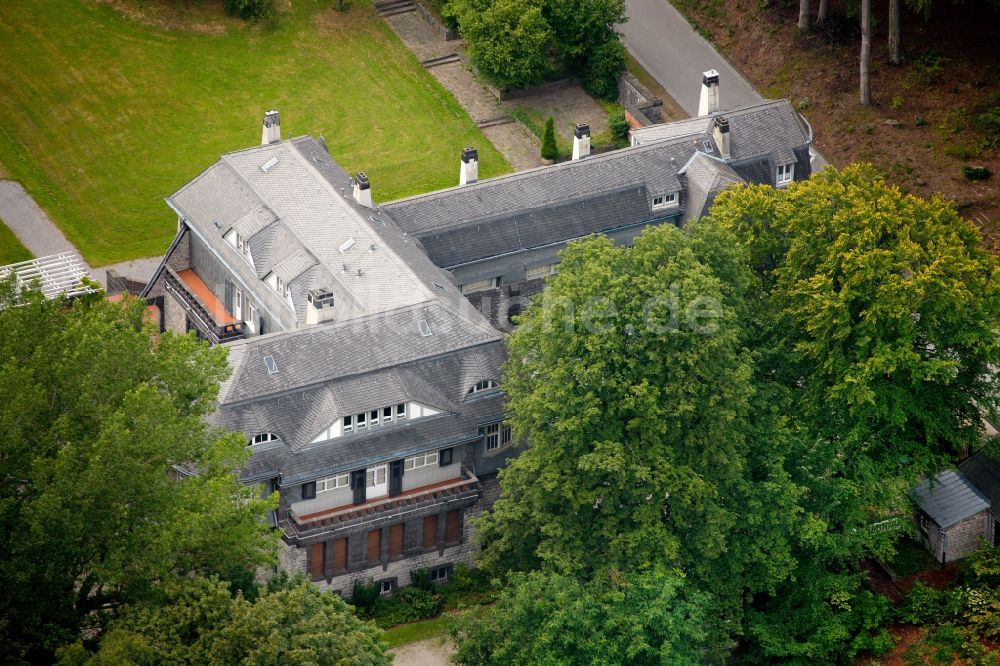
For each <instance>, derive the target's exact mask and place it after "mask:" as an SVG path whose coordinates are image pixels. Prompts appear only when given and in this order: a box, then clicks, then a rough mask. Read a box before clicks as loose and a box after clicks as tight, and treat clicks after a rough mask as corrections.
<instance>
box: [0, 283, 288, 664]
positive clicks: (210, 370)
mask: <svg viewBox="0 0 1000 666" xmlns="http://www.w3.org/2000/svg"><path fill="white" fill-rule="evenodd" d="M0 330H2V331H3V335H0V459H2V460H3V461H4V464H3V466H2V472H0V529H2V531H0V548H2V550H3V552H4V557H3V559H2V561H0V590H2V593H0V643H2V644H3V645H5V646H6V649H7V656H8V658H9V659H10V660H12V661H17V660H18V659H20V658H23V659H26V660H44V659H46V658H47V657H46V655H50V654H51V650H53V649H54V648H55V647H56V646H58V645H60V644H63V643H66V642H69V641H72V640H74V639H75V638H76V636H77V635H78V632H79V631H80V630H81V628H87V629H88V630H89V632H90V633H93V632H94V631H99V630H100V627H101V626H102V625H103V623H104V622H105V621H106V619H107V617H108V616H109V614H111V613H113V612H114V611H115V610H116V609H117V608H118V607H119V606H120V605H121V604H123V603H125V602H129V601H134V600H138V599H142V598H145V597H146V595H147V594H148V593H149V590H150V587H151V585H152V584H153V583H154V582H156V581H160V580H164V579H165V578H169V577H170V576H172V575H177V574H184V573H187V572H206V573H220V574H223V573H226V572H230V571H233V570H242V569H247V568H251V567H254V566H257V565H260V564H263V563H266V562H269V561H271V559H272V558H273V553H274V549H275V546H276V542H275V539H274V537H273V536H272V532H271V531H270V530H269V528H267V527H266V525H265V523H264V521H262V520H261V517H262V515H263V513H264V511H265V510H266V508H268V507H269V506H270V505H271V504H272V502H270V501H264V500H261V498H260V494H259V490H258V489H256V488H250V487H245V486H243V485H242V484H241V483H239V481H238V479H237V478H236V476H235V475H234V470H236V469H238V468H239V467H240V466H241V465H242V464H243V462H244V461H245V460H246V455H247V452H246V446H245V442H244V441H243V438H242V436H241V435H236V434H224V433H221V432H218V431H217V430H215V429H214V428H212V427H210V426H208V425H207V424H206V422H205V420H204V417H205V416H206V415H207V414H208V413H209V412H210V411H211V410H212V409H213V407H214V400H215V397H216V394H217V390H218V383H219V381H220V380H222V379H223V378H225V377H226V376H227V374H228V372H229V369H228V366H227V363H226V358H225V354H226V352H225V350H224V349H222V348H214V349H210V348H209V347H208V346H207V345H205V344H204V343H201V342H199V341H197V340H195V339H194V338H193V337H191V336H177V335H171V334H169V333H168V334H161V335H157V334H156V331H155V328H154V327H153V326H152V325H151V324H150V323H149V322H148V321H146V318H145V304H144V303H142V302H138V301H135V300H128V301H126V302H124V303H119V304H115V303H109V302H107V301H105V300H103V298H102V297H101V296H94V297H85V298H79V299H76V300H75V301H74V302H72V303H68V302H64V301H61V300H55V301H47V300H45V299H43V298H42V297H41V296H40V295H39V294H27V295H24V294H18V293H17V290H16V289H15V287H14V285H13V283H12V282H11V281H9V280H8V281H5V282H2V283H0ZM177 469H183V470H188V471H194V470H197V474H196V475H194V476H187V475H186V474H179V473H178V472H177V471H176V470H177Z"/></svg>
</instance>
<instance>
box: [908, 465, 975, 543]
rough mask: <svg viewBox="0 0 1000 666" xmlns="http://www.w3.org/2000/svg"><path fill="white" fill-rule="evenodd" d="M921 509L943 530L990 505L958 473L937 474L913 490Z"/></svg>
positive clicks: (946, 471) (944, 472) (950, 471)
mask: <svg viewBox="0 0 1000 666" xmlns="http://www.w3.org/2000/svg"><path fill="white" fill-rule="evenodd" d="M913 494H914V497H915V498H916V500H917V503H918V504H919V505H920V508H921V509H922V510H923V511H924V512H925V513H926V514H927V515H929V516H930V517H931V518H932V519H933V520H934V522H935V523H937V524H938V526H940V527H941V528H942V529H947V528H948V527H951V526H952V525H954V524H955V523H957V522H959V521H962V520H965V519H966V518H970V517H972V516H974V515H976V514H977V513H979V512H980V511H985V510H986V509H988V508H990V502H989V500H988V499H986V497H984V496H983V494H982V493H980V492H979V491H978V490H977V489H976V487H975V486H974V485H972V484H971V483H970V482H969V480H968V479H966V478H965V476H963V475H962V473H961V472H956V471H955V470H950V469H948V470H945V471H943V472H938V473H937V474H936V475H935V476H934V478H933V481H931V480H928V479H924V480H923V481H921V482H920V483H918V484H917V486H916V488H914V489H913Z"/></svg>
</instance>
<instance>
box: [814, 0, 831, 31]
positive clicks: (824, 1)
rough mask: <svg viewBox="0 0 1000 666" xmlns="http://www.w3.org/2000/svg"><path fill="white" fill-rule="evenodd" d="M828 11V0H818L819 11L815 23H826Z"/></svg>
mask: <svg viewBox="0 0 1000 666" xmlns="http://www.w3.org/2000/svg"><path fill="white" fill-rule="evenodd" d="M829 13H830V0H819V13H818V14H816V25H823V24H824V23H826V17H827V16H828V15H829Z"/></svg>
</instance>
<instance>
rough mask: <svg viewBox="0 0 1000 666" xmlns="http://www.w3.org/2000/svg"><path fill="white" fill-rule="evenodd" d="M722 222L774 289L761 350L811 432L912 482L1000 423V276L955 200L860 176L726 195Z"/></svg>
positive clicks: (828, 176)
mask: <svg viewBox="0 0 1000 666" xmlns="http://www.w3.org/2000/svg"><path fill="white" fill-rule="evenodd" d="M712 218H713V219H715V220H718V221H720V222H721V223H723V224H724V225H726V226H727V227H728V228H730V229H732V230H733V231H734V232H735V233H736V236H737V237H738V238H741V239H744V242H745V243H746V246H747V249H748V252H749V253H750V256H752V257H754V263H755V265H756V267H757V269H758V270H759V271H760V274H761V276H762V279H763V280H764V281H765V283H766V284H767V285H768V292H769V293H768V296H767V299H768V302H767V305H766V307H767V309H768V310H770V312H772V313H773V315H774V319H775V325H774V326H772V327H771V328H770V330H768V331H766V332H765V333H764V334H763V337H762V339H761V340H760V341H759V345H760V346H762V347H768V348H771V349H774V350H776V352H777V355H779V356H780V361H778V360H777V359H775V362H774V367H773V368H769V370H770V369H773V370H774V371H775V372H778V371H779V370H780V371H781V377H782V380H783V382H784V383H785V384H786V385H787V386H789V387H792V386H794V387H795V390H796V400H795V402H796V404H797V405H798V406H799V407H800V408H801V410H802V416H803V419H804V421H803V422H804V423H808V424H809V425H810V427H811V429H812V430H813V431H814V432H816V433H818V434H821V435H823V436H826V437H829V438H834V439H836V441H837V442H838V443H839V445H840V446H841V447H842V449H843V451H844V452H845V453H846V454H847V456H848V457H849V458H850V459H855V460H859V459H864V460H870V461H871V462H872V463H873V464H876V465H878V466H880V469H879V470H877V472H882V473H885V474H887V475H889V476H896V475H898V474H899V473H900V472H902V473H904V475H905V476H907V477H909V478H911V479H915V478H916V477H918V476H920V475H921V474H924V473H926V472H928V471H930V470H933V469H937V468H938V467H940V466H941V465H942V464H946V463H947V462H948V461H949V460H950V459H951V458H952V456H954V455H955V454H957V453H958V452H959V451H961V450H962V449H963V448H965V447H967V446H975V445H978V444H979V443H980V442H981V440H982V424H981V420H980V410H983V411H985V412H986V413H987V414H988V415H991V416H994V417H995V416H996V414H997V405H998V399H1000V394H998V387H997V383H996V381H995V380H994V378H993V374H992V372H991V371H990V368H991V367H995V366H996V364H997V362H998V355H1000V343H998V340H997V336H996V331H997V330H1000V298H998V290H997V287H998V277H1000V273H998V267H997V261H996V259H995V258H994V257H993V256H992V255H991V254H990V253H989V252H987V251H986V249H985V248H984V247H983V246H982V243H981V240H980V237H979V233H978V232H977V231H976V229H975V228H974V227H973V226H972V224H971V223H969V222H968V221H966V220H964V219H962V218H961V217H959V216H958V215H957V214H956V213H955V211H954V209H953V208H952V207H951V206H950V205H949V204H948V202H946V201H944V200H943V199H940V198H934V199H931V200H924V199H920V198H918V197H914V196H911V195H904V194H902V193H901V192H900V191H899V190H898V189H897V188H895V187H891V186H889V185H887V184H886V183H885V182H884V180H883V179H882V178H881V177H880V176H879V175H878V174H877V173H876V172H875V170H874V169H873V168H872V167H870V166H853V167H848V168H847V169H844V170H843V171H840V172H838V171H836V170H832V169H827V170H825V171H824V172H823V173H821V174H818V175H817V176H815V177H814V178H812V179H811V180H809V181H807V182H803V183H796V184H793V185H792V186H791V187H789V188H788V189H787V190H775V189H772V188H767V187H749V188H741V189H737V190H732V191H729V192H725V193H723V194H722V195H720V196H719V198H718V200H717V201H716V203H715V205H714V206H713V208H712ZM881 468H884V469H881Z"/></svg>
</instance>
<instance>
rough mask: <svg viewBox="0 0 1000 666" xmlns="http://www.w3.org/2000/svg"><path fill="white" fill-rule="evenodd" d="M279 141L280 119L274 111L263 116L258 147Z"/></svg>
mask: <svg viewBox="0 0 1000 666" xmlns="http://www.w3.org/2000/svg"><path fill="white" fill-rule="evenodd" d="M279 141H281V118H280V117H279V116H278V112H277V111H276V110H274V109H272V110H270V111H268V112H267V113H265V114H264V124H263V129H262V130H261V134H260V145H262V146H267V145H270V144H272V143H278V142H279Z"/></svg>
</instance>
